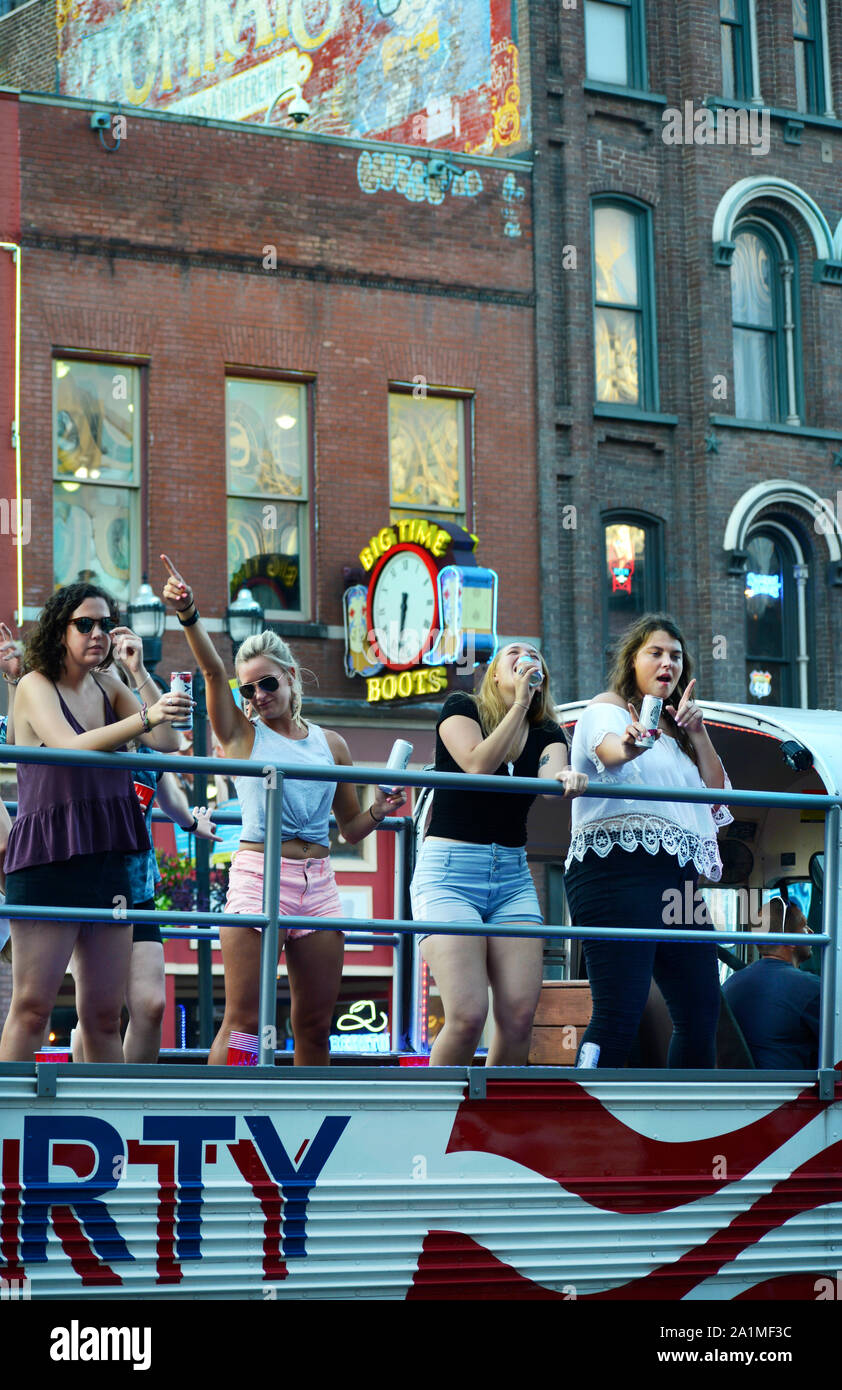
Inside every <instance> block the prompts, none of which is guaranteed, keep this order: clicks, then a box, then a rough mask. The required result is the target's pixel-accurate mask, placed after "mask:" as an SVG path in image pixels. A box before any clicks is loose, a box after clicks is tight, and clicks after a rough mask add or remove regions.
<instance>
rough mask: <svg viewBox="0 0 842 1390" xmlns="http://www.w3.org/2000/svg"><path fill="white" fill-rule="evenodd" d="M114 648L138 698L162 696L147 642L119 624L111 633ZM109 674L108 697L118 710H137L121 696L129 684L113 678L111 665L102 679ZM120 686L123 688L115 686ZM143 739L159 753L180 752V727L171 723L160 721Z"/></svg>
mask: <svg viewBox="0 0 842 1390" xmlns="http://www.w3.org/2000/svg"><path fill="white" fill-rule="evenodd" d="M111 650H112V651H113V653H114V656H115V658H116V659H117V661H119V662H120V665H121V666H122V667H123V668H124V669H125V671H126V674H127V675H128V677H129V680H130V681H131V683H132V687H133V689H134V693H135V695H136V696H137V699H138V700H139V701H140V702H141V704H143V703H144V702H145V703H146V704H147V705H149V704H154V702H155V701H156V700H160V698H161V688H160V686H159V685H158V683H157V681H154V680H153V679H152V677H151V676H150V674H149V672H148V671H147V669H146V667H145V666H144V664H143V642H142V641H141V639H140V638H139V637H138V636H137V634H136V633H134V632H132V630H131V628H128V627H115V628H114V631H113V632H112V634H111ZM103 678H105V680H106V683H107V686H108V697H109V699H110V700H111V703H112V705H113V706H114V709H115V710H118V702H119V710H118V712H120V713H123V714H125V715H126V716H128V715H129V714H130V713H133V712H134V706H133V705H128V704H126V702H125V700H124V699H121V692H123V691H125V689H126V687H125V686H124V685H123V682H122V681H121V680H116V679H115V680H114V681H113V682H112V680H111V672H110V669H109V670H108V671H105V672H103V673H102V675H101V676H100V680H103ZM115 686H116V687H119V689H115ZM140 741H141V743H145V744H146V745H147V746H148V747H149V748H154V749H156V750H157V752H159V753H177V752H178V749H179V746H180V739H179V737H178V731H177V730H176V729H174V728H173V727H172V725H171V724H169V723H164V724H159V725H158V726H157V728H154V729H150V730H149V732H148V733H145V734H143V735H142V736H141V740H140Z"/></svg>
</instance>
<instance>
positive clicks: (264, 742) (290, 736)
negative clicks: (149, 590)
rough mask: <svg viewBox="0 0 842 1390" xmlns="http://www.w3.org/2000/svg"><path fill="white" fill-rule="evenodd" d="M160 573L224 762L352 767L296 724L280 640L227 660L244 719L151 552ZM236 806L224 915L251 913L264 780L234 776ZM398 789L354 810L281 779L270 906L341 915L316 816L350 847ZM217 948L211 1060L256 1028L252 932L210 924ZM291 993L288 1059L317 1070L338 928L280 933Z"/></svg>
mask: <svg viewBox="0 0 842 1390" xmlns="http://www.w3.org/2000/svg"><path fill="white" fill-rule="evenodd" d="M161 559H162V560H163V561H164V563H165V565H166V566H167V569H168V570H169V578H168V579H167V582H166V585H165V587H164V599H165V600H166V601H167V602H168V603H170V604H171V605H172V607H173V608H174V609H175V611H176V616H177V618H178V621H179V622H180V623H181V626H182V627H183V628H184V635H185V637H186V638H187V641H188V643H189V644H190V649H191V651H192V653H193V656H194V658H195V660H196V663H197V665H198V666H199V668H200V670H201V672H202V675H203V676H204V678H205V687H206V697H207V705H208V718H209V719H210V723H211V727H212V729H213V732H214V734H215V735H216V738H217V740H218V742H219V744H220V746H221V748H222V752H223V756H224V757H226V758H238V759H252V760H254V761H255V762H257V763H259V764H260V766H261V767H263V766H264V765H266V764H267V763H272V762H283V763H301V764H305V765H306V764H307V763H311V764H313V765H314V766H315V765H321V766H324V764H325V763H336V764H337V765H340V766H345V767H349V766H352V765H353V764H352V758H351V755H350V753H349V751H348V745H347V744H346V742H345V740H344V739H343V738H341V737H340V735H339V734H336V733H333V732H331V731H330V730H328V729H321V728H319V726H318V725H316V724H312V723H310V722H305V720H304V719H303V718H302V713H301V670H300V667H299V665H298V662H297V661H296V659H295V657H294V656H293V654H292V652H291V651H290V648H289V647H288V646H287V644H286V642H284V641H283V640H282V639H281V638H280V637H278V636H277V635H276V634H275V633H273V632H261V633H257V634H256V635H255V636H253V637H248V638H246V641H245V642H243V644H242V646H241V647H240V648H239V650H238V652H237V655H236V658H235V662H234V666H235V671H236V676H237V681H238V685H239V691H240V695H241V698H242V699H243V702H244V703H248V705H249V708H250V712H251V716H252V717H251V718H247V717H246V715H245V713H244V712H243V710H242V709H240V707H239V706H238V705H237V702H236V701H235V699H234V696H233V694H232V691H231V687H230V686H229V684H228V676H227V674H226V671H225V666H224V665H223V662H222V658H221V657H220V656H219V653H218V652H217V650H216V648H215V647H214V645H213V642H212V641H211V639H210V637H209V636H208V633H207V632H206V630H205V628H204V627H203V625H202V623H201V620H200V618H199V610H198V609H197V607H196V604H195V602H194V600H193V592H192V590H191V588H190V586H189V585H188V584H187V583H186V581H185V580H184V579H183V578H182V576H181V575H180V574H179V572H178V570H176V569H175V568H174V567H173V565H172V564H171V563H170V561H169V559H168V558H167V556H166V555H162V556H161ZM234 781H235V783H236V785H237V793H238V796H239V798H240V803H241V805H242V808H243V828H242V836H241V839H240V845H239V848H238V850H237V853H236V854H235V855H234V858H233V860H232V863H231V874H230V878H229V888H228V898H227V901H226V904H225V910H226V912H232V913H260V912H262V911H263V853H264V830H265V816H266V796H265V788H264V787H263V783H262V780H261V778H259V777H235V778H234ZM403 800H404V797H403V793H402V792H399V793H397V794H396V795H393V796H384V794H383V792H382V791H381V790H380V788H379V787H378V788H377V789H376V790H375V795H374V803H373V805H372V806H370V807H369V808H368V810H365V811H362V810H361V809H360V803H359V798H358V796H357V791H356V788H355V787H354V786H353V785H352V784H351V783H350V782H339V783H336V782H316V781H308V780H305V779H303V778H302V779H299V778H289V779H288V780H287V782H286V785H285V787H284V799H283V826H282V831H281V835H282V847H281V855H282V861H281V893H280V910H281V913H282V915H285V916H296V917H300V916H311V917H341V916H342V910H341V905H340V902H339V894H338V893H337V890H336V882H335V879H334V876H333V870H332V868H331V865H330V857H329V854H330V849H329V843H330V842H329V834H328V822H329V817H330V812H331V810H332V811H333V813H334V815H335V816H336V821H337V824H338V826H339V829H340V832H341V833H342V835H343V836H344V837H345V839H346V840H347V841H348V842H349V844H352V845H354V844H357V843H358V842H359V841H360V840H362V839H364V838H365V836H366V835H370V834H371V832H372V831H373V830H374V827H375V826H376V825H378V824H379V823H380V821H381V820H382V819H383V817H384V816H387V815H389V814H390V813H391V812H392V811H393V810H396V809H397V807H398V806H400V805H401V804H402V802H403ZM219 936H220V946H221V949H222V961H223V966H224V970H225V1016H224V1018H223V1020H222V1024H221V1026H220V1029H219V1032H218V1033H217V1035H216V1038H215V1039H214V1042H213V1046H212V1047H211V1050H210V1053H209V1055H208V1062H209V1064H210V1065H211V1066H224V1065H225V1064H226V1062H227V1060H228V1041H229V1038H230V1035H231V1033H232V1032H239V1033H248V1034H251V1035H253V1036H254V1035H256V1033H257V1028H258V1012H259V1004H260V940H261V937H260V930H259V929H255V930H249V929H248V928H246V927H222V928H221V929H220V933H219ZM279 942H280V946H281V949H284V950H285V951H286V963H287V971H288V973H289V986H290V995H291V1019H292V1032H293V1037H294V1040H295V1064H296V1066H306V1067H317V1066H327V1065H328V1063H329V1061H330V1045H329V1036H330V1025H331V1022H332V1019H333V1011H334V1007H335V1005H336V1000H337V997H338V994H339V985H340V982H341V979H342V960H343V953H344V937H343V934H342V932H340V931H327V930H316V929H315V928H312V927H305V928H292V929H290V930H288V931H283V930H282V931H281V932H280V935H279Z"/></svg>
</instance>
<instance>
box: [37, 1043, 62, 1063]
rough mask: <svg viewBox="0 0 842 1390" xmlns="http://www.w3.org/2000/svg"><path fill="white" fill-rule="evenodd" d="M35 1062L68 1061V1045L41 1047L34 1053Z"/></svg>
mask: <svg viewBox="0 0 842 1390" xmlns="http://www.w3.org/2000/svg"><path fill="white" fill-rule="evenodd" d="M35 1060H36V1062H69V1061H70V1060H71V1053H70V1049H69V1048H68V1047H42V1048H41V1050H40V1051H39V1052H36V1053H35Z"/></svg>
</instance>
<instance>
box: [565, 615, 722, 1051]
mask: <svg viewBox="0 0 842 1390" xmlns="http://www.w3.org/2000/svg"><path fill="white" fill-rule="evenodd" d="M692 671H693V668H692V664H691V661H690V656H689V654H688V651H687V644H686V642H685V641H684V637H683V636H682V634H681V630H680V629H679V627H678V626H677V625H676V623H675V622H674V621H673V619H672V618H670V617H668V616H667V615H666V614H662V613H646V614H644V615H643V616H642V617H641V618H639V619H638V620H637V622H636V623H634V624H633V625H632V627H630V628H629V629H628V631H627V632H626V633H625V634H624V637H623V639H622V642H621V645H620V648H619V651H618V653H617V657H616V660H615V663H614V669H613V671H612V672H611V677H610V689H609V690H606V691H604V692H603V693H602V694H601V695H597V696H596V698H595V699H593V700H592V701H591V703H590V704H589V705H588V707H587V709H586V710H584V711H583V713H582V714H581V715H580V717H579V720H578V722H577V724H576V731H575V733H574V736H573V746H572V749H571V754H570V761H571V764H572V766H573V767H574V768H575V769H576V770H577V771H578V772H585V773H587V775H588V777H589V779H590V784H591V787H592V788H593V787H594V785H595V784H599V783H600V782H602V783H604V784H608V785H614V786H616V785H618V784H619V785H628V786H634V785H635V784H639V785H645V786H652V787H669V788H681V787H688V788H689V787H694V788H698V787H703V786H704V787H712V788H713V787H723V788H724V787H726V786H729V785H730V784H729V782H728V779H727V777H726V775H725V770H724V768H723V766H722V763H721V762H720V760H719V757H718V755H717V753H716V750H715V749H714V747H713V744H712V743H711V741H710V739H709V737H708V733H707V730H706V729H705V721H704V718H703V716H702V711H701V709H700V708H699V706H698V705H697V704H696V702H695V699H694V698H693V697H694V691H695V687H696V682H695V680H694V679H692ZM647 695H649V696H652V697H654V698H655V699H657V700H660V701H661V702H662V713H661V715H660V722H659V724H658V727H657V729H656V730H655V732H654V735H653V736H652V738H651V741H649V740H647V739H646V737H645V734H646V732H647V731H646V730H644V729H643V727H642V725H641V723H640V714H639V708H640V702H641V701H642V700H643V698H644V697H645V696H647ZM731 819H732V817H731V815H730V814H729V813H728V811H727V810H726V809H725V808H724V807H721V806H716V807H713V806H706V805H693V804H690V803H688V802H684V801H637V800H629V801H625V800H615V799H614V798H613V797H612V798H610V799H609V798H607V797H602V798H599V797H596V796H589V797H587V798H581V799H580V800H577V801H574V803H573V817H572V820H573V824H572V835H571V843H570V853H569V855H568V858H567V863H566V865H565V889H566V892H567V899H568V902H569V904H570V914H571V920H572V921H573V922H574V923H575V925H576V926H577V927H588V926H594V927H617V928H618V935H619V936H624V935H626V934H628V936H629V938H632V939H629V940H628V941H611V940H596V939H594V940H590V941H586V943H585V948H584V950H585V960H586V962H587V967H588V979H589V980H590V984H591V993H592V995H593V1015H592V1017H591V1021H590V1024H589V1025H588V1028H587V1031H586V1033H585V1036H584V1038H583V1039H582V1045H581V1049H580V1053H579V1066H586V1067H592V1066H597V1065H599V1066H600V1067H622V1066H623V1065H624V1064H625V1061H626V1057H627V1055H628V1053H629V1051H630V1049H631V1046H632V1043H633V1042H634V1039H635V1036H636V1034H637V1029H638V1026H639V1024H640V1019H641V1016H642V1014H643V1009H644V1006H645V1004H646V998H647V995H648V993H649V986H650V983H651V980H652V978H653V976H654V979H655V981H656V983H657V984H658V986H659V988H660V990H661V993H662V994H663V996H664V998H665V1000H666V1003H667V1006H668V1008H669V1011H670V1014H671V1016H672V1021H673V1036H672V1042H671V1044H670V1052H669V1065H670V1066H671V1067H712V1066H714V1065H715V1046H714V1043H715V1035H716V1025H717V1020H718V1017H719V973H718V969H717V962H716V948H715V946H714V945H713V943H712V942H700V943H694V942H688V941H674V942H673V941H641V940H637V941H635V940H634V939H633V938H634V929H635V927H655V928H657V927H661V926H670V925H676V914H675V904H676V903H680V904H682V906H683V904H684V903H685V902H688V901H689V902H693V903H694V904H695V905H697V906H701V904H699V900H698V898H697V897H696V883H697V881H698V879H699V877H700V876H704V877H705V878H708V879H718V878H719V877H720V876H721V873H722V862H721V860H720V857H719V851H718V849H717V844H716V833H717V829H718V826H719V825H724V824H726V823H727V822H728V821H730V820H731ZM688 883H689V893H688V891H687V885H688ZM703 916H704V914H703V913H702V912H695V911H694V912H693V913H692V917H693V920H692V921H687V922H683V921H682V922H681V925H682V926H686V927H688V928H691V927H694V926H696V927H701V926H709V925H710V924H709V923H708V922H707V921H704V922H702V921H700V920H699V919H700V918H701V917H703Z"/></svg>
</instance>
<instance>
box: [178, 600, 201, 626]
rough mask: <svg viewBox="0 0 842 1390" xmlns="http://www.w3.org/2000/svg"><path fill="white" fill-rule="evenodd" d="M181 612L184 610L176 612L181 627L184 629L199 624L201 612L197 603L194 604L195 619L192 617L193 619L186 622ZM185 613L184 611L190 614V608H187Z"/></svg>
mask: <svg viewBox="0 0 842 1390" xmlns="http://www.w3.org/2000/svg"><path fill="white" fill-rule="evenodd" d="M181 611H182V610H180V609H178V608H177V609H176V610H175V616H176V617H177V618H178V621H179V622H180V623H181V626H182V627H192V626H193V624H194V623H197V622H198V621H199V610H198V608H197V607H196V605H195V603H194V604H193V617H192V618H187V619H186V620H185V619H184V618H182V616H181ZM183 611H184V612H185V613H189V612H190V609H189V608H185V609H184V610H183Z"/></svg>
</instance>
